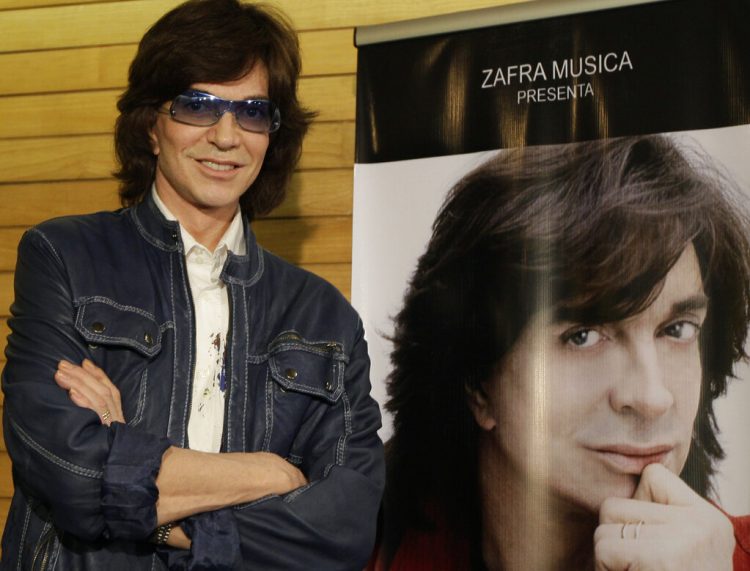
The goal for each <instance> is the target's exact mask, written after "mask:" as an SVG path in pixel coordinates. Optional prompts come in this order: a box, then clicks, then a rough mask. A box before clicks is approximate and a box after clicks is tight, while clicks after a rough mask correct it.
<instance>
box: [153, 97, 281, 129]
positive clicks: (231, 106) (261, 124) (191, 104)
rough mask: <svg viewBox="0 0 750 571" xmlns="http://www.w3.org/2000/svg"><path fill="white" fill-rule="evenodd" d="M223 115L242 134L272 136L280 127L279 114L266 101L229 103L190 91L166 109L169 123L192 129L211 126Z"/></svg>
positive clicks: (253, 100) (275, 108) (228, 100)
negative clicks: (233, 123)
mask: <svg viewBox="0 0 750 571" xmlns="http://www.w3.org/2000/svg"><path fill="white" fill-rule="evenodd" d="M227 111H229V112H231V113H232V115H234V118H235V119H236V120H237V124H238V125H239V126H240V128H242V129H244V130H245V131H251V132H253V133H273V132H274V131H278V129H279V127H280V126H281V112H280V111H279V108H278V107H276V105H274V104H273V103H272V102H271V101H269V100H268V99H242V100H237V101H233V100H230V99H222V98H221V97H216V96H215V95H211V94H210V93H205V92H203V91H196V90H194V89H191V90H189V91H186V92H184V93H181V94H180V95H178V96H177V97H175V98H174V101H172V105H171V106H170V107H169V115H170V116H171V117H172V119H174V120H175V121H177V122H179V123H185V124H186V125H194V126H196V127H208V126H210V125H215V124H216V123H218V122H219V119H221V117H222V116H223V115H224V113H226V112H227ZM162 113H165V112H164V111H162Z"/></svg>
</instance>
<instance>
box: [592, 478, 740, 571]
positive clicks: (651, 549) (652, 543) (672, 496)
mask: <svg viewBox="0 0 750 571" xmlns="http://www.w3.org/2000/svg"><path fill="white" fill-rule="evenodd" d="M733 552H734V531H733V528H732V524H731V522H730V521H729V519H728V518H727V517H726V516H725V515H724V514H723V513H722V512H721V511H720V510H719V509H718V508H716V507H715V506H714V505H712V504H711V503H709V502H707V501H706V500H704V499H703V498H701V497H700V496H699V495H698V494H696V493H695V492H694V491H693V490H692V489H690V487H689V486H688V485H687V484H686V483H685V482H683V481H682V480H681V479H680V478H679V477H678V476H677V475H676V474H674V473H672V472H671V471H670V470H669V469H667V468H666V467H664V466H662V465H661V464H650V465H649V466H647V467H646V468H645V469H644V470H643V473H642V474H641V481H640V483H639V485H638V487H637V488H636V491H635V493H634V494H633V498H632V499H625V498H608V499H606V500H605V501H604V502H603V503H602V507H601V509H600V511H599V527H598V528H597V529H596V532H595V534H594V556H595V559H596V570H597V571H620V570H623V571H624V570H627V569H639V570H642V571H651V570H653V571H656V570H658V571H671V570H674V571H704V570H706V569H712V570H714V571H731V570H732V555H733Z"/></svg>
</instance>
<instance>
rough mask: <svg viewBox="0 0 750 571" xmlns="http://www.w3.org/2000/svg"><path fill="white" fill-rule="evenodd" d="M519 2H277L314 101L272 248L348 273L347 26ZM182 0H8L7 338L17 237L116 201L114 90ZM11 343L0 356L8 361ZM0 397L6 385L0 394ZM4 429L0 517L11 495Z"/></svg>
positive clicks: (2, 26) (4, 75)
mask: <svg viewBox="0 0 750 571" xmlns="http://www.w3.org/2000/svg"><path fill="white" fill-rule="evenodd" d="M514 1H521V0H408V1H404V0H379V1H373V0H275V1H272V2H270V3H271V4H276V5H278V6H280V7H281V8H282V9H283V10H284V11H286V12H287V13H288V14H289V16H290V17H291V18H292V20H293V22H294V24H295V26H296V27H297V29H298V30H299V32H300V42H301V45H302V52H303V77H302V79H301V81H300V90H301V97H302V100H303V102H304V104H305V105H307V106H309V107H311V108H313V109H317V110H318V111H319V113H320V115H319V117H318V120H317V122H316V123H315V125H314V127H313V129H312V130H311V132H310V134H309V135H308V137H307V140H306V143H305V147H304V152H303V157H302V162H301V164H300V167H299V171H298V172H297V173H295V176H294V180H293V184H292V188H291V189H290V193H289V197H288V199H287V201H286V203H285V204H284V205H283V206H281V207H280V208H279V209H277V210H276V211H275V212H274V213H272V214H271V215H270V216H269V217H268V218H266V219H264V220H259V221H258V222H257V223H256V224H255V229H256V232H257V234H258V237H259V240H260V241H261V243H263V244H264V245H265V246H266V247H267V248H269V249H270V250H272V251H274V252H276V253H278V254H279V255H281V256H283V257H285V258H287V259H288V260H290V261H292V262H294V263H297V264H300V265H302V266H304V267H306V268H308V269H310V270H312V271H313V272H316V273H318V274H320V275H322V276H323V277H325V278H327V279H328V280H330V281H331V282H333V283H334V284H335V285H336V286H337V287H338V288H339V289H341V290H342V291H343V292H344V293H345V294H346V295H347V296H348V295H349V291H350V280H351V235H352V234H351V215H352V168H353V160H354V109H355V72H356V49H355V48H354V46H353V29H354V27H355V26H358V25H368V24H379V23H383V22H390V21H396V20H404V19H411V18H419V17H423V16H428V15H434V14H442V13H449V12H455V11H459V10H468V9H473V8H482V7H486V6H492V5H498V4H506V3H511V2H514ZM178 3H179V2H178V1H176V0H120V1H116V0H115V1H97V0H0V344H1V345H2V347H4V346H5V338H6V336H7V334H8V328H7V317H8V308H9V306H10V304H11V302H12V299H13V268H14V265H15V256H16V245H17V243H18V239H19V237H20V236H21V234H22V233H23V231H24V230H25V229H26V228H28V227H30V226H32V225H34V224H37V223H38V222H40V221H42V220H45V219H47V218H51V217H53V216H59V215H64V214H74V213H83V212H94V211H97V210H103V209H113V208H117V207H118V201H117V194H116V184H115V183H114V181H113V180H112V178H111V177H110V173H111V171H112V170H113V168H114V161H113V151H112V126H113V123H114V119H115V113H116V111H115V100H116V98H117V96H118V94H119V93H120V92H121V90H122V88H123V87H124V85H125V81H126V74H127V67H128V65H129V62H130V60H131V58H132V56H133V54H134V53H135V49H136V44H137V42H138V40H139V39H140V37H141V35H142V34H143V32H144V31H145V30H146V29H147V27H148V26H149V25H150V24H151V23H153V22H154V21H155V20H156V19H157V18H158V17H159V16H161V15H162V14H163V13H164V12H166V11H167V10H169V9H170V8H172V7H173V6H176V5H177V4H178ZM3 364H4V355H3V356H0V367H2V365H3ZM1 398H2V396H1V394H0V404H1V403H2V400H1ZM12 489H13V484H12V482H11V477H10V461H9V459H8V455H7V453H6V452H5V446H4V443H3V441H2V439H0V527H2V526H3V525H4V523H5V514H6V512H7V506H8V503H9V500H8V498H10V496H11V494H12Z"/></svg>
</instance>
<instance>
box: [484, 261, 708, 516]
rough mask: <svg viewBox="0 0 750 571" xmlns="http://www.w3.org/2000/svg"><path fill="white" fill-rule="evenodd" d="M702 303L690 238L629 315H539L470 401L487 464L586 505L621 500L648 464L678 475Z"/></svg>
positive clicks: (694, 389) (688, 425) (694, 397)
mask: <svg viewBox="0 0 750 571" xmlns="http://www.w3.org/2000/svg"><path fill="white" fill-rule="evenodd" d="M706 303H707V300H706V297H705V295H704V292H703V286H702V283H701V277H700V270H699V267H698V260H697V258H696V255H695V250H694V249H693V247H692V246H689V247H688V248H687V249H686V250H685V251H684V252H683V254H682V256H681V257H680V259H679V260H678V261H677V263H676V264H675V266H674V267H673V268H672V269H671V270H670V272H669V273H668V274H667V277H666V280H665V283H664V287H663V289H662V291H661V293H660V294H659V296H658V297H657V298H656V299H655V301H654V302H653V303H652V304H651V305H650V306H649V307H648V308H646V309H645V310H644V311H643V312H642V313H640V314H638V315H635V316H633V317H630V318H628V319H625V320H623V321H619V322H615V323H606V324H601V325H596V326H582V325H581V324H576V323H570V322H563V323H560V322H551V321H549V319H548V317H549V316H547V315H544V314H539V315H537V316H536V317H535V318H534V319H532V321H531V322H530V323H529V324H528V325H527V326H526V329H525V330H524V331H523V333H522V336H521V338H520V339H519V340H518V342H517V343H516V344H515V346H514V347H513V349H512V350H511V351H510V353H509V355H508V357H507V359H506V360H505V361H504V363H503V364H502V366H501V367H500V371H499V373H498V375H497V377H496V378H495V379H494V380H493V381H491V382H490V383H487V385H486V387H485V390H486V398H479V399H472V402H473V404H472V410H473V411H474V414H475V418H476V419H477V422H478V423H479V425H480V426H481V427H482V428H483V429H485V430H486V431H487V432H486V433H485V436H484V437H483V439H482V442H483V444H482V445H484V446H487V447H488V449H489V453H490V454H491V455H492V458H493V459H494V464H492V465H493V466H495V465H496V466H502V468H501V471H502V472H503V473H504V474H509V473H510V474H516V475H517V476H518V477H519V478H520V479H521V480H522V481H526V482H531V481H533V482H536V483H540V484H542V485H543V486H545V487H547V488H548V489H550V490H551V491H552V492H553V493H554V494H555V495H556V496H558V497H560V498H561V499H563V501H566V502H571V503H573V504H575V505H577V506H579V507H583V508H585V509H587V510H589V511H592V512H597V511H598V509H599V506H600V504H601V503H602V501H603V500H604V499H605V498H607V497H610V496H617V497H631V496H632V494H633V492H634V491H635V488H636V485H637V482H638V477H639V475H640V473H641V471H642V470H643V468H644V467H645V466H646V465H648V464H651V463H654V462H660V463H662V464H664V465H665V466H666V467H668V468H669V469H670V470H672V471H673V472H675V473H679V472H680V471H681V469H682V467H683V465H684V463H685V460H686V458H687V455H688V450H689V447H690V442H691V436H692V430H693V422H694V419H695V416H696V413H697V410H698V401H699V395H700V388H701V360H700V353H699V341H698V334H699V331H700V327H701V325H702V323H703V320H704V318H705V314H706ZM491 463H492V461H491ZM493 471H495V470H493ZM485 476H487V474H485ZM498 485H502V484H501V483H500V482H498Z"/></svg>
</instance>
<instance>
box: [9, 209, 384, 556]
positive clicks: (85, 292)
mask: <svg viewBox="0 0 750 571" xmlns="http://www.w3.org/2000/svg"><path fill="white" fill-rule="evenodd" d="M245 236H246V241H247V252H248V254H247V255H246V256H235V255H233V254H230V255H229V257H228V259H227V262H226V264H225V266H224V269H223V272H222V279H223V280H224V282H225V283H226V284H227V289H228V291H229V302H230V303H229V305H230V323H231V328H230V331H231V333H230V335H231V337H230V339H229V341H228V344H227V346H228V355H227V360H226V361H227V367H228V369H227V382H228V389H227V391H228V392H227V394H226V414H225V420H224V435H223V441H222V451H226V452H252V451H270V452H273V453H276V454H278V455H280V456H282V457H283V458H286V459H287V460H288V461H289V462H292V463H293V464H295V465H296V466H298V467H299V468H300V469H301V470H302V472H303V473H304V474H305V476H306V477H307V478H308V480H309V482H310V483H309V484H308V485H307V486H305V487H303V488H300V489H298V490H295V491H293V492H291V493H289V494H286V495H284V496H277V495H272V496H267V497H264V498H262V499H260V500H257V501H255V502H252V503H249V504H245V505H238V506H234V507H233V508H228V509H225V510H220V511H218V512H211V513H207V514H203V515H199V516H195V517H193V518H189V519H188V520H187V521H185V522H183V526H184V527H185V528H186V529H187V530H189V531H190V533H192V534H193V549H192V553H191V554H189V556H188V554H187V552H179V551H178V550H170V549H166V550H164V551H163V552H162V553H157V552H156V551H155V549H154V547H153V545H152V544H151V543H149V542H148V541H147V538H148V537H149V535H150V534H151V533H152V531H153V529H154V527H155V522H156V510H155V507H154V502H155V501H156V499H157V495H158V492H157V489H156V487H155V485H154V478H155V477H156V475H157V474H158V470H159V466H160V461H161V455H162V453H163V451H164V450H165V449H166V447H167V446H168V445H169V444H170V443H172V444H175V445H177V446H183V447H185V446H189V443H188V442H187V423H188V411H189V410H190V395H191V386H190V384H191V383H190V379H192V376H193V374H192V373H193V371H192V368H193V365H194V360H195V359H194V339H193V337H194V334H193V332H194V317H193V307H192V302H191V298H190V288H189V284H188V283H187V276H186V270H185V263H184V256H183V250H182V244H181V241H180V233H179V231H178V227H177V225H176V223H174V222H169V221H167V220H165V219H164V217H163V216H162V215H161V214H160V213H159V212H158V210H157V209H156V207H155V205H154V204H153V202H152V201H151V199H150V198H148V199H146V201H144V202H143V203H141V204H139V205H138V206H135V207H133V208H128V209H124V210H120V211H117V212H113V213H99V214H93V215H88V216H77V217H67V218H59V219H55V220H51V221H49V222H45V223H43V224H41V225H39V226H37V227H35V228H33V229H32V230H30V231H28V232H27V233H26V234H25V235H24V237H23V239H22V240H21V243H20V245H19V253H18V264H17V268H16V276H15V279H16V282H15V289H16V299H15V302H14V304H13V306H12V308H11V313H12V315H13V317H12V318H11V319H10V321H9V325H10V328H11V335H10V337H9V339H8V348H7V350H6V354H7V365H6V368H5V370H4V372H3V379H2V381H3V390H4V391H5V414H4V429H5V440H6V444H7V449H8V453H9V454H10V456H11V459H12V461H13V477H14V482H15V495H14V497H13V500H12V503H11V508H10V514H9V516H8V522H7V525H6V528H5V533H4V535H3V540H2V563H1V564H0V569H3V570H5V569H13V570H16V569H32V568H33V569H35V570H37V569H58V570H69V569H76V570H78V569H95V570H97V571H101V570H105V569H106V570H118V569H122V570H127V571H137V570H140V569H144V570H152V569H164V568H166V566H167V564H166V563H165V561H169V562H171V563H172V566H173V567H188V568H201V569H203V568H207V569H264V570H265V569H316V570H318V569H320V570H333V569H361V568H362V567H363V566H364V564H365V562H366V561H367V558H368V556H369V554H370V551H371V549H372V544H373V542H374V535H375V526H376V519H377V511H378V506H379V502H380V497H381V492H382V487H383V471H384V470H383V453H382V444H381V442H380V440H379V438H378V436H377V432H376V431H377V429H378V428H379V426H380V412H379V409H378V406H377V404H376V403H375V401H374V400H373V399H372V398H371V397H370V396H369V392H370V383H369V378H368V369H369V360H368V356H367V349H366V344H365V341H364V338H363V329H362V324H361V321H360V319H359V317H358V316H357V314H356V312H355V311H354V310H353V309H352V308H351V306H350V305H349V304H348V303H347V302H346V300H345V299H344V298H343V297H342V296H341V294H339V293H338V292H337V291H336V290H335V289H334V288H333V287H331V286H330V285H329V284H328V283H326V282H325V281H323V280H322V279H320V278H318V277H316V276H314V275H312V274H310V273H308V272H305V271H303V270H300V269H298V268H296V267H294V266H292V265H290V264H288V263H286V262H284V261H282V260H280V259H279V258H277V257H275V256H274V255H272V254H270V253H268V252H266V251H265V250H263V249H262V248H260V247H259V246H258V245H257V244H256V242H255V237H254V235H253V233H252V231H251V230H250V227H249V225H247V224H246V228H245ZM84 358H89V359H91V360H93V361H94V362H95V363H97V364H98V365H100V366H101V367H102V368H103V369H104V370H105V371H106V372H107V374H108V375H109V376H110V378H111V379H112V381H113V382H114V383H115V384H116V385H117V387H118V389H119V390H120V393H121V396H122V402H123V411H124V413H125V418H126V420H127V424H120V423H113V424H112V426H111V427H109V428H107V427H106V426H102V425H101V422H100V420H99V417H98V416H97V415H96V414H95V413H94V412H92V411H90V410H88V409H84V408H79V407H77V406H75V405H74V404H73V403H72V402H71V401H70V399H69V398H68V395H67V393H66V392H65V391H64V390H62V389H60V388H59V387H58V386H57V385H56V384H55V382H54V380H53V374H54V372H55V370H56V368H57V363H58V361H60V360H61V359H67V360H69V361H72V362H80V361H81V360H82V359H84ZM230 368H231V370H230ZM191 566H192V567H191Z"/></svg>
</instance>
